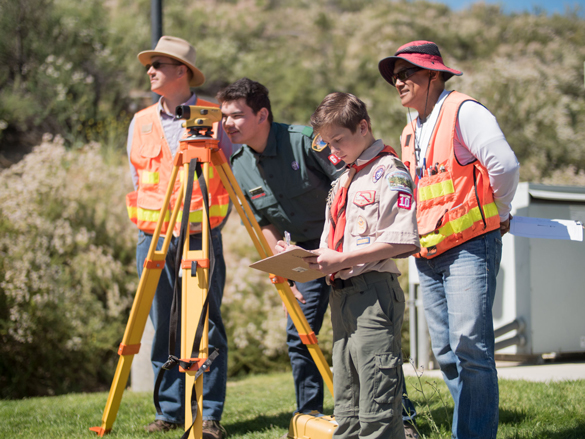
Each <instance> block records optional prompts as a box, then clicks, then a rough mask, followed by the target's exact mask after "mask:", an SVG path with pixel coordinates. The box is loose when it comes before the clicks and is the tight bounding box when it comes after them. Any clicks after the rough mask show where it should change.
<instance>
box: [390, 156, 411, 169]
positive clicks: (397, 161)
mask: <svg viewBox="0 0 585 439" xmlns="http://www.w3.org/2000/svg"><path fill="white" fill-rule="evenodd" d="M389 157H390V158H391V159H392V160H393V161H394V165H395V166H396V167H397V168H398V169H400V170H402V171H406V172H408V169H407V168H406V165H405V164H404V163H402V160H400V159H399V158H398V157H394V156H392V155H389Z"/></svg>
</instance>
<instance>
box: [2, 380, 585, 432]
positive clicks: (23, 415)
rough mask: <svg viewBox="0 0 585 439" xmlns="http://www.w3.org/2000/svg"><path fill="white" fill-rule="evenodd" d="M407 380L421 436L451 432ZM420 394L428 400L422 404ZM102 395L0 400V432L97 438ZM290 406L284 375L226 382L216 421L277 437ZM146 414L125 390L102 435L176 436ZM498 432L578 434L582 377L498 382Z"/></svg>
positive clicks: (430, 388) (436, 403) (429, 391)
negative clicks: (150, 426) (152, 427)
mask: <svg viewBox="0 0 585 439" xmlns="http://www.w3.org/2000/svg"><path fill="white" fill-rule="evenodd" d="M407 386H408V390H409V393H410V397H411V399H412V400H413V401H414V402H415V404H416V406H417V409H418V411H419V413H420V416H419V418H418V422H419V429H420V432H421V437H425V438H427V439H437V438H448V437H450V434H449V429H450V420H451V413H452V409H453V404H452V401H451V398H450V396H449V394H448V391H447V388H446V386H445V384H444V383H443V381H442V380H440V379H430V378H426V377H424V376H423V378H421V381H420V382H419V381H418V380H417V379H416V378H413V377H407ZM422 392H424V395H426V399H428V400H429V404H428V406H427V404H426V403H425V396H423V393H422ZM441 399H442V400H443V401H444V403H442V402H441ZM106 400H107V393H105V392H104V393H93V394H69V395H64V396H56V397H44V398H29V399H24V400H19V401H0V421H1V422H0V438H31V439H32V438H43V439H52V438H93V437H96V435H95V434H94V433H92V432H90V431H89V430H88V429H89V427H92V426H99V425H100V424H101V417H102V413H103V410H104V407H105V403H106ZM325 406H326V408H325V411H326V412H327V413H331V412H332V410H333V403H332V399H331V397H330V396H329V395H327V397H326V401H325ZM445 406H446V407H445ZM294 409H295V397H294V388H293V383H292V376H291V374H290V373H279V374H270V375H262V376H251V377H246V378H243V379H239V380H230V381H229V382H228V389H227V402H226V408H225V413H224V420H223V422H222V423H223V424H224V426H225V427H226V428H227V430H228V432H229V433H230V438H232V439H238V438H239V439H244V438H247V439H264V438H266V439H268V438H270V439H277V438H279V437H280V436H281V435H282V434H283V433H285V432H286V430H287V428H288V423H289V421H290V418H291V413H292V411H293V410H294ZM447 413H448V414H447ZM153 419H154V408H153V405H152V400H151V396H150V394H146V393H133V392H129V391H127V392H126V393H125V394H124V397H123V399H122V405H121V407H120V410H119V412H118V417H117V420H116V422H115V424H114V428H113V429H112V432H111V433H110V435H109V436H108V437H112V438H140V437H152V438H156V437H166V438H178V437H180V434H179V433H176V432H171V433H166V434H163V433H160V434H155V435H149V434H147V433H146V432H144V430H143V428H142V426H143V425H146V424H147V423H148V422H150V421H152V420H153ZM498 438H509V439H512V438H513V439H521V438H526V439H528V438H530V439H532V438H549V439H561V438H562V439H570V438H574V439H581V438H585V381H584V380H582V381H572V382H562V383H551V384H544V383H531V382H526V381H507V380H503V381H500V427H499V434H498Z"/></svg>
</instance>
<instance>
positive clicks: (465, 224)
mask: <svg viewBox="0 0 585 439" xmlns="http://www.w3.org/2000/svg"><path fill="white" fill-rule="evenodd" d="M483 212H484V215H485V217H486V219H487V218H491V217H493V216H496V215H498V208H497V207H496V203H490V204H487V205H485V206H484V207H483ZM481 220H482V218H481V212H480V211H479V207H474V208H473V209H471V210H470V211H469V212H467V213H466V214H465V215H463V216H461V217H459V218H457V219H454V220H451V221H449V222H448V223H447V224H445V225H444V226H443V227H441V228H440V229H439V230H438V233H435V232H431V233H428V234H426V235H425V236H422V237H421V238H420V244H421V245H422V246H423V247H425V248H426V247H432V246H434V245H437V244H439V243H440V242H441V241H443V239H445V238H447V237H448V236H451V235H453V234H454V233H461V232H462V231H463V230H467V229H468V228H470V227H471V226H472V225H473V224H474V223H476V222H477V221H481Z"/></svg>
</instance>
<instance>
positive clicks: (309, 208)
mask: <svg viewBox="0 0 585 439" xmlns="http://www.w3.org/2000/svg"><path fill="white" fill-rule="evenodd" d="M312 139H313V129H312V128H310V127H306V126H297V125H286V124H281V123H275V122H273V123H272V125H271V127H270V134H269V135H268V141H267V145H266V149H264V151H263V152H262V153H260V154H258V153H257V152H255V151H254V150H253V149H252V148H250V147H249V146H248V145H243V146H242V148H241V149H240V150H239V151H237V152H236V153H234V154H233V155H232V157H231V162H232V168H233V172H234V175H235V177H236V179H237V180H238V183H239V184H240V187H241V188H242V191H243V192H244V194H245V196H246V198H247V200H248V203H249V204H250V208H251V209H252V212H253V213H254V216H255V218H256V221H258V223H259V224H260V226H267V225H269V224H272V225H274V226H275V227H276V229H277V230H278V231H279V232H280V233H281V234H284V232H285V231H288V232H289V233H290V234H291V239H292V240H293V241H295V242H304V241H308V240H311V239H318V238H319V236H320V235H321V231H322V230H323V221H324V220H325V218H324V212H325V204H326V200H327V194H328V193H329V191H330V189H331V181H332V180H335V179H336V178H337V176H339V175H340V174H341V173H342V172H343V162H340V163H339V164H338V165H334V164H333V163H331V161H330V160H329V158H328V157H329V155H330V154H331V152H330V151H329V148H327V147H326V148H325V149H323V150H322V151H320V152H318V151H316V150H313V149H312V148H311V144H312Z"/></svg>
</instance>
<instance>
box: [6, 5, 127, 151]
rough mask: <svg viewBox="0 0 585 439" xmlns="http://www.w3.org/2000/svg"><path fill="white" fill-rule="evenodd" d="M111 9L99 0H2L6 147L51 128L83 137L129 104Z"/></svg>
mask: <svg viewBox="0 0 585 439" xmlns="http://www.w3.org/2000/svg"><path fill="white" fill-rule="evenodd" d="M108 13H109V12H108V10H107V9H106V8H105V7H104V5H103V2H101V1H99V0H0V149H2V148H7V147H9V146H10V147H12V148H14V147H15V146H16V145H18V147H19V148H29V147H31V146H33V145H36V144H38V143H39V142H40V140H41V136H42V134H43V133H45V132H51V133H53V134H61V135H62V136H63V137H65V138H66V141H67V142H68V143H74V142H76V141H81V142H80V143H81V144H83V143H85V141H87V140H93V139H92V137H91V133H92V128H94V127H95V125H96V124H98V123H99V121H101V120H104V119H105V118H106V117H107V116H112V115H114V116H116V117H117V116H118V115H119V114H120V112H121V111H122V110H123V109H125V108H128V102H129V98H128V94H127V92H126V91H125V89H124V84H125V81H126V80H125V78H124V75H123V69H122V68H121V60H122V59H124V58H125V56H126V53H124V52H122V51H118V50H116V49H117V40H118V39H119V38H120V37H118V36H116V35H114V34H112V33H111V32H110V29H109V27H108V26H109V25H108V23H109V20H108Z"/></svg>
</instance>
